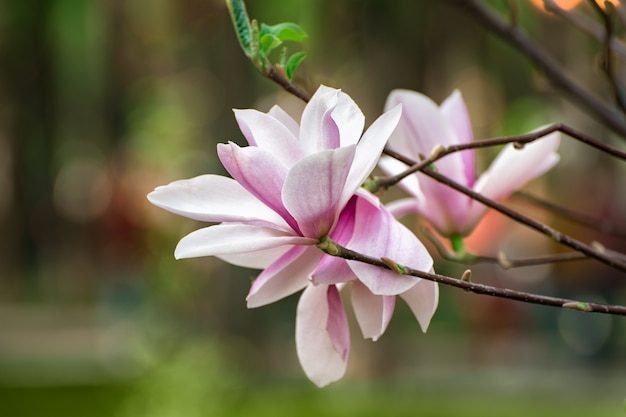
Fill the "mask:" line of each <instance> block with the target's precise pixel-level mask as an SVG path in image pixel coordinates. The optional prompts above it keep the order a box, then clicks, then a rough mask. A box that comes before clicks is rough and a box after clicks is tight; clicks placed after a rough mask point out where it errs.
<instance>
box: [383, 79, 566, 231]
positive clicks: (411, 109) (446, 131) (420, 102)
mask: <svg viewBox="0 0 626 417" xmlns="http://www.w3.org/2000/svg"><path fill="white" fill-rule="evenodd" d="M398 104H402V117H401V118H400V122H399V123H398V127H397V128H396V130H395V131H394V133H393V134H392V135H391V138H390V139H389V144H388V146H389V147H390V148H391V149H393V150H394V151H396V152H399V153H401V154H402V155H405V156H407V157H409V158H411V159H413V160H415V161H419V160H420V159H421V157H423V156H428V155H430V154H431V152H432V151H433V149H435V147H436V146H438V145H442V146H449V145H456V144H463V143H470V142H472V140H473V134H472V125H471V123H470V119H469V116H468V113H467V108H466V107H465V102H464V101H463V97H462V96H461V93H460V92H459V91H454V92H453V93H452V95H450V97H448V98H447V99H446V100H445V101H444V102H443V103H442V104H441V106H437V104H435V103H434V102H433V101H432V100H431V99H430V98H428V97H426V96H425V95H423V94H420V93H418V92H415V91H409V90H394V91H392V92H391V94H390V95H389V97H388V98H387V103H386V108H387V109H389V108H393V107H395V106H397V105H398ZM559 143H560V134H559V133H558V132H555V133H552V134H550V135H548V136H547V137H545V138H542V139H540V140H537V141H535V142H533V143H530V144H527V145H525V146H524V147H523V149H515V148H514V147H513V145H512V144H509V145H506V146H505V147H504V149H503V150H502V151H501V152H500V154H499V155H498V156H497V157H496V159H495V160H494V161H493V163H492V164H491V166H490V167H489V168H488V169H487V170H486V171H485V172H483V173H482V175H480V177H478V178H476V168H475V160H474V150H472V149H468V150H464V151H461V152H456V153H452V154H449V155H446V156H445V157H443V158H442V159H440V160H438V161H437V162H436V163H435V165H436V167H437V171H438V172H439V173H441V174H443V175H445V176H446V177H448V178H450V179H452V180H453V181H455V182H457V183H459V184H461V185H464V186H466V187H468V188H471V189H473V190H474V191H476V192H478V193H480V194H482V195H483V196H485V197H487V198H490V199H492V200H502V199H504V198H506V197H508V196H509V195H510V194H511V193H513V192H514V191H516V190H518V189H520V188H521V187H523V186H524V185H525V184H526V183H527V182H528V181H530V180H532V179H534V178H536V177H538V176H540V175H541V174H543V173H545V172H546V171H548V170H549V169H550V168H552V167H553V166H554V165H555V164H556V163H557V162H558V161H559V155H558V154H557V153H556V150H557V148H558V146H559ZM379 164H380V167H381V168H382V169H383V170H384V171H386V172H387V173H389V174H391V175H395V174H398V173H400V172H402V171H404V170H405V169H407V166H406V165H404V164H402V163H401V162H399V161H397V160H395V159H393V158H390V157H383V158H381V160H380V163H379ZM400 186H401V187H403V188H404V189H405V190H406V191H407V192H408V193H409V194H410V195H411V197H410V198H406V199H402V200H398V201H395V202H393V203H391V204H389V205H388V208H389V209H390V210H391V211H392V212H393V213H394V214H395V215H396V216H401V215H403V214H405V213H408V212H417V213H418V214H420V215H421V216H423V217H424V218H426V219H427V220H428V221H429V222H430V223H431V224H432V225H433V227H434V228H435V229H436V230H437V231H438V232H439V233H440V234H441V235H442V236H447V237H455V236H459V237H462V236H466V235H468V234H470V233H471V232H472V230H473V229H474V228H475V227H476V225H477V224H478V222H479V221H480V220H481V218H482V217H483V216H484V214H485V213H486V211H487V206H485V205H484V204H482V203H480V202H478V201H476V200H473V199H472V198H470V197H468V196H467V195H465V194H462V193H460V192H459V191H456V190H454V189H452V188H450V187H448V186H447V185H444V184H441V183H439V182H437V181H435V180H434V179H432V178H429V177H427V176H425V175H424V174H420V173H417V174H415V175H411V176H409V177H407V178H405V179H404V180H403V181H402V182H401V183H400Z"/></svg>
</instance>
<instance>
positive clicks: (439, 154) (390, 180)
mask: <svg viewBox="0 0 626 417" xmlns="http://www.w3.org/2000/svg"><path fill="white" fill-rule="evenodd" d="M556 131H559V132H562V133H565V134H567V135H568V136H570V137H571V138H573V139H575V140H578V141H580V142H582V143H584V144H586V145H588V146H591V147H592V148H596V149H599V150H601V151H602V152H605V153H608V154H609V155H611V156H614V157H616V158H618V159H621V160H623V161H626V152H624V151H622V150H619V149H617V148H614V147H612V146H609V145H606V144H604V143H602V142H600V141H598V140H596V139H594V138H592V137H591V136H588V135H586V134H584V133H582V132H579V131H577V130H575V129H573V128H571V127H569V126H567V125H565V124H563V123H556V124H554V125H551V126H547V127H545V128H542V129H538V130H536V131H534V132H530V133H526V134H524V135H518V136H507V137H501V138H492V139H483V140H477V141H474V142H470V143H460V144H457V145H449V146H441V147H440V148H437V149H434V150H433V153H432V154H431V155H430V157H429V158H427V159H424V160H422V161H420V162H416V163H415V164H413V165H411V166H410V167H409V168H407V169H406V170H405V171H403V172H400V173H398V174H396V175H391V176H388V177H384V178H378V179H377V186H378V188H389V187H391V186H392V185H395V184H397V183H398V182H400V181H402V180H403V179H404V178H406V177H408V176H409V175H411V174H414V173H416V172H418V171H422V170H423V169H424V168H426V167H428V166H429V165H431V164H433V163H434V162H436V161H438V160H439V159H441V158H443V157H444V156H446V155H450V154H452V153H455V152H460V151H464V150H467V149H481V148H487V147H491V146H499V145H506V144H509V143H513V144H516V145H518V146H523V145H525V144H528V143H531V142H534V141H536V140H538V139H541V138H543V137H545V136H547V135H549V134H550V133H553V132H556ZM370 191H376V190H375V189H374V190H370Z"/></svg>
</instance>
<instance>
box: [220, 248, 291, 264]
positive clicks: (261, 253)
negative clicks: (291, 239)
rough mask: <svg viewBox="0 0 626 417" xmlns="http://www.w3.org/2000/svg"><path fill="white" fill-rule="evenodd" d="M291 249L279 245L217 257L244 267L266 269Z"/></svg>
mask: <svg viewBox="0 0 626 417" xmlns="http://www.w3.org/2000/svg"><path fill="white" fill-rule="evenodd" d="M289 249H291V246H278V247H276V248H270V249H263V250H257V251H253V252H245V253H230V254H227V255H217V257H218V258H220V259H221V260H223V261H225V262H228V263H229V264H232V265H237V266H242V267H244V268H253V269H265V268H267V267H268V266H270V265H271V264H272V263H273V262H274V261H276V260H277V259H278V258H280V257H281V256H283V255H284V254H285V253H286V252H287V251H288V250H289Z"/></svg>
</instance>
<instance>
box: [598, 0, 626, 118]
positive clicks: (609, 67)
mask: <svg viewBox="0 0 626 417" xmlns="http://www.w3.org/2000/svg"><path fill="white" fill-rule="evenodd" d="M589 3H591V7H593V8H594V9H595V10H596V12H597V13H598V14H599V15H600V17H601V18H602V21H603V22H604V42H603V45H604V61H603V63H602V69H603V70H604V72H605V74H606V76H607V78H608V80H609V84H610V85H611V89H612V90H613V95H614V96H615V102H616V103H617V105H618V106H619V108H620V109H621V110H622V112H623V113H626V103H625V102H624V93H623V91H622V89H621V87H620V85H619V82H618V80H617V75H616V74H615V63H614V62H613V46H612V45H613V40H614V39H615V36H614V31H615V28H614V23H613V16H612V15H613V14H614V13H613V11H614V10H613V3H611V2H607V3H606V5H605V7H606V10H604V9H602V7H600V5H599V4H598V3H597V2H596V1H595V0H589Z"/></svg>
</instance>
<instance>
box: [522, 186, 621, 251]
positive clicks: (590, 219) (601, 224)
mask: <svg viewBox="0 0 626 417" xmlns="http://www.w3.org/2000/svg"><path fill="white" fill-rule="evenodd" d="M513 197H516V198H520V199H522V200H525V201H528V202H530V203H532V204H535V205H536V206H539V207H543V208H544V209H547V210H550V211H551V212H552V213H554V214H556V215H557V216H561V217H563V218H566V219H568V220H571V221H573V222H576V223H578V224H581V225H583V226H587V227H590V228H592V229H595V230H599V231H600V232H602V233H604V234H607V235H611V236H616V237H619V238H621V239H626V230H625V229H622V228H620V227H618V226H617V225H616V224H614V223H612V222H611V221H609V220H608V219H605V218H597V217H594V216H590V215H588V214H586V213H581V212H578V211H574V210H571V209H569V208H566V207H563V206H559V205H558V204H554V203H552V202H550V201H546V200H544V199H542V198H539V197H537V196H535V195H532V194H529V193H526V192H523V191H518V192H516V193H515V194H513Z"/></svg>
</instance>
